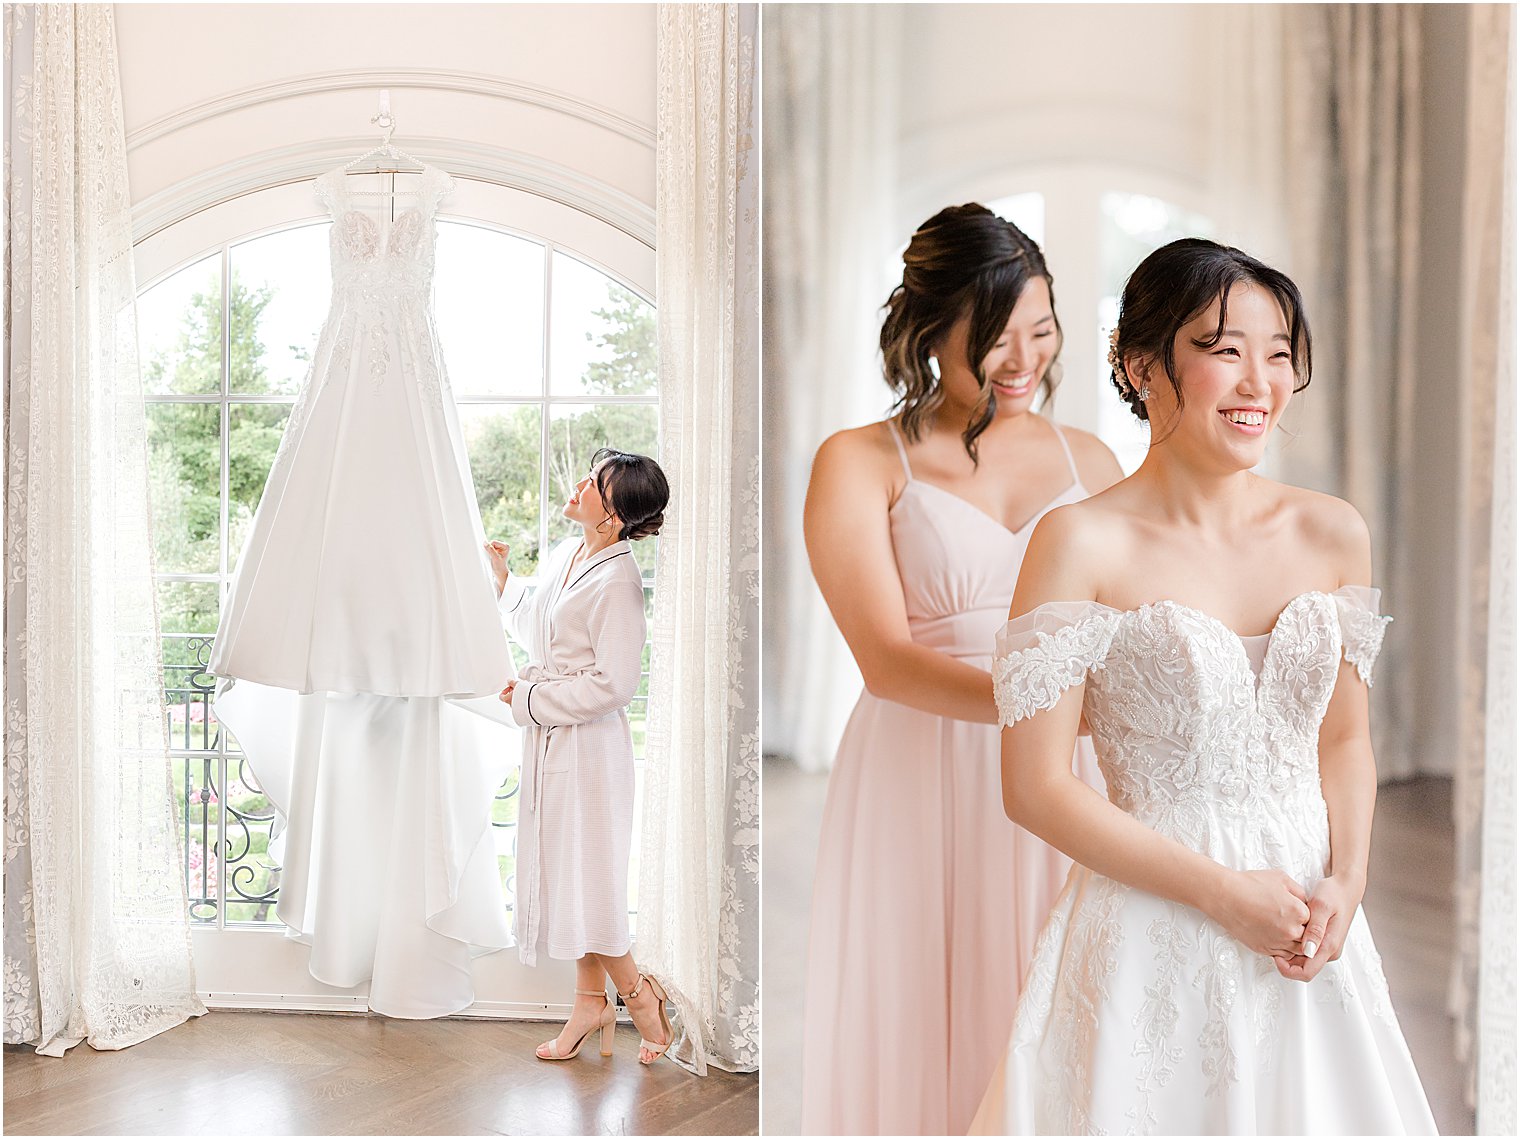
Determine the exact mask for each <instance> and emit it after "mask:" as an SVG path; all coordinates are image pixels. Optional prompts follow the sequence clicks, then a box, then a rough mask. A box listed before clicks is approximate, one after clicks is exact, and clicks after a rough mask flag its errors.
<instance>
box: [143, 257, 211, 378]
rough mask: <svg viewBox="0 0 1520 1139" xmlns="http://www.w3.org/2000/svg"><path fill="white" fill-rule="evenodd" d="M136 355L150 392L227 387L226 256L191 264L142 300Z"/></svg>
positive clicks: (155, 287) (145, 295)
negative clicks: (224, 383)
mask: <svg viewBox="0 0 1520 1139" xmlns="http://www.w3.org/2000/svg"><path fill="white" fill-rule="evenodd" d="M137 356H138V359H139V360H140V361H141V362H142V379H143V391H145V392H147V393H148V394H149V395H214V394H215V393H216V392H219V391H221V390H222V255H221V254H220V253H219V252H218V253H213V254H212V255H211V256H210V257H206V258H204V259H202V260H200V261H197V262H196V263H195V264H193V265H187V266H186V267H185V268H183V269H181V270H180V271H179V272H177V273H175V274H174V275H173V276H171V277H169V278H167V279H165V280H163V281H160V282H159V283H158V284H156V285H154V286H153V287H152V288H151V289H149V290H148V291H147V292H145V293H143V294H142V295H141V296H139V297H138V298H137Z"/></svg>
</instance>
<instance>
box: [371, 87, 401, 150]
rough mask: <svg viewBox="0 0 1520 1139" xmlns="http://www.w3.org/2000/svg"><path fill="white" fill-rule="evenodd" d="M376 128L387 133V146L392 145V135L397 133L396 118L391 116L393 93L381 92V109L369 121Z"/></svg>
mask: <svg viewBox="0 0 1520 1139" xmlns="http://www.w3.org/2000/svg"><path fill="white" fill-rule="evenodd" d="M369 121H370V122H371V123H373V124H374V125H375V126H377V127H379V128H380V129H381V130H383V131H384V132H385V145H386V146H389V145H390V144H391V135H393V134H395V133H396V116H395V115H393V114H391V93H390V92H389V91H381V92H380V109H379V110H378V111H377V112H375V114H374V116H373V117H372V118H371V119H370V120H369Z"/></svg>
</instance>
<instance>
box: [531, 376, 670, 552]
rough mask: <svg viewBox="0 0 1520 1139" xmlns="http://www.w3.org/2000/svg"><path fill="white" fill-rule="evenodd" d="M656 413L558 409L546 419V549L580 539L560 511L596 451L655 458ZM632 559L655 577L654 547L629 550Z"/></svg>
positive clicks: (614, 407)
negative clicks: (603, 449)
mask: <svg viewBox="0 0 1520 1139" xmlns="http://www.w3.org/2000/svg"><path fill="white" fill-rule="evenodd" d="M656 420H657V411H656V409H655V407H654V405H653V404H647V403H642V404H628V403H622V404H618V403H611V404H607V403H604V404H592V405H590V406H589V407H581V406H571V407H557V408H555V409H554V412H553V415H552V416H551V417H550V419H549V501H548V502H546V503H544V513H545V514H547V515H548V516H549V544H550V545H551V546H552V545H553V544H554V543H556V542H557V541H558V540H559V539H561V538H565V537H569V536H571V535H577V534H579V533H580V532H581V531H580V527H579V526H577V525H576V524H575V523H573V522H571V521H570V520H569V519H568V518H566V517H565V516H564V515H563V514H561V513H560V510H561V509H562V508H563V506H564V504H565V502H566V501H567V500H568V499H569V497H570V494H571V492H572V491H573V490H574V489H575V484H576V483H577V482H579V481H580V479H581V476H583V475H584V474H585V473H586V471H588V470H589V469H590V467H591V456H592V455H593V454H595V453H596V450H597V448H598V447H616V448H617V449H618V450H619V451H635V452H637V453H639V454H642V455H653V454H654V453H655V432H656ZM633 550H634V556H635V557H636V558H637V560H638V563H639V568H640V569H641V570H643V572H644V573H645V574H649V573H653V572H654V542H653V541H650V540H646V541H641V542H635V543H634V544H633Z"/></svg>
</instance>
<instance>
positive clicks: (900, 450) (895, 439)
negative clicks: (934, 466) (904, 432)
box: [885, 419, 913, 482]
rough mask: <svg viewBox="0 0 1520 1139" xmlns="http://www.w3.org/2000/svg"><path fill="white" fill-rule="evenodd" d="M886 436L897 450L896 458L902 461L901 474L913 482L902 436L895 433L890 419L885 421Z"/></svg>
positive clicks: (911, 470) (894, 426)
mask: <svg viewBox="0 0 1520 1139" xmlns="http://www.w3.org/2000/svg"><path fill="white" fill-rule="evenodd" d="M885 422H886V425H887V434H888V435H890V436H892V445H893V446H894V447H896V448H897V457H898V458H899V459H901V460H902V465H903V473H904V474H905V475H907V476H908V481H909V482H912V481H913V468H912V467H910V466H909V465H908V450H907V448H906V447H904V446H903V441H902V436H901V435H899V434H898V432H897V424H895V423H893V422H892V421H891V420H890V419H888V420H886V421H885Z"/></svg>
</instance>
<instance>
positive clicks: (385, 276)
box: [210, 167, 519, 1017]
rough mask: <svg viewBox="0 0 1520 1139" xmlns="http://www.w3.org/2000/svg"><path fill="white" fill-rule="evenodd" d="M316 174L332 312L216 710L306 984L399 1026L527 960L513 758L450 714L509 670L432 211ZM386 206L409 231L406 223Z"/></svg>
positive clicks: (439, 193) (255, 531) (474, 725)
mask: <svg viewBox="0 0 1520 1139" xmlns="http://www.w3.org/2000/svg"><path fill="white" fill-rule="evenodd" d="M346 183H347V179H346V174H345V172H344V171H343V170H334V171H331V172H329V173H328V174H324V175H323V176H322V177H320V178H318V179H317V183H316V191H317V197H318V200H320V201H321V202H322V203H323V204H324V205H325V206H326V207H327V208H328V210H329V211H330V212H331V214H332V218H333V224H332V231H331V238H330V242H331V252H332V272H333V288H332V307H331V310H330V312H329V314H328V317H327V322H326V324H325V325H324V326H323V328H322V332H321V335H320V337H319V338H318V341H317V348H316V352H315V354H314V356H313V358H312V366H311V370H310V372H309V373H308V375H307V378H306V382H305V385H304V386H303V387H302V389H301V392H300V395H299V396H298V398H297V399H296V402H295V406H294V408H293V409H292V411H291V415H290V421H289V423H288V425H287V426H286V428H285V435H284V438H283V439H282V440H281V441H280V447H279V451H278V453H277V455H276V456H275V460H274V466H273V468H272V469H271V471H270V474H269V480H268V482H267V483H266V485H265V488H264V494H263V498H262V499H261V500H260V502H259V508H258V512H257V514H256V515H255V516H254V520H253V526H252V529H251V532H250V534H249V537H248V541H247V544H246V545H245V546H244V548H243V551H242V554H241V556H240V557H239V559H238V566H237V571H236V574H235V576H234V578H233V582H232V588H231V591H230V593H229V596H228V598H227V602H226V605H225V607H224V608H223V611H222V618H221V624H220V626H219V628H218V630H217V636H216V644H215V649H214V651H213V653H212V657H211V663H210V671H211V672H212V673H213V674H215V675H216V676H218V677H222V678H224V679H223V680H222V682H221V683H220V685H219V686H218V690H217V695H216V701H215V708H216V714H217V716H218V718H219V720H220V721H221V722H222V723H223V724H225V725H226V727H227V728H228V729H229V730H230V731H231V733H232V734H233V736H234V737H236V739H237V741H238V743H239V744H240V745H241V747H242V748H243V750H244V752H245V753H246V754H247V756H248V761H249V765H250V766H251V767H252V769H253V771H254V773H255V775H256V776H257V777H258V780H259V783H260V785H261V786H262V787H263V789H264V792H265V794H267V795H268V796H269V798H270V800H271V801H272V802H273V803H274V805H275V807H276V808H277V809H278V810H279V812H280V814H281V816H282V817H283V818H284V819H285V820H287V826H286V829H285V831H284V833H283V834H282V835H281V836H280V838H279V839H278V840H277V844H276V848H275V850H274V852H273V853H274V854H275V856H276V857H277V858H278V859H279V861H280V863H281V874H280V897H279V903H278V905H277V908H276V913H277V914H278V916H279V918H280V920H281V921H283V922H284V923H285V924H286V926H287V927H288V931H287V932H288V934H289V935H290V936H292V937H295V938H297V939H299V940H301V941H303V942H306V943H308V944H309V945H310V946H311V959H310V968H311V972H312V975H313V976H314V977H316V978H317V979H318V980H320V981H323V982H325V983H327V984H330V985H336V986H340V987H349V986H353V985H358V984H361V983H363V982H365V981H366V980H367V981H369V986H370V988H369V1004H370V1007H371V1008H373V1009H375V1010H376V1011H377V1012H382V1013H386V1014H388V1015H392V1016H404V1017H430V1016H442V1015H445V1014H447V1013H451V1012H457V1011H458V1010H459V1009H462V1008H464V1007H465V1006H467V1005H469V1004H470V1003H471V1002H472V1001H473V999H474V991H473V985H472V983H471V979H470V958H471V956H472V955H474V954H476V953H479V952H488V951H490V950H493V949H499V948H503V947H505V946H507V945H509V944H510V943H511V934H510V930H509V928H508V926H507V921H506V914H505V908H504V900H503V896H502V892H501V883H500V878H499V875H498V871H497V866H496V851H495V846H494V841H493V837H492V829H491V825H490V812H491V806H492V801H493V794H494V792H495V790H496V788H498V787H499V786H500V785H501V783H502V780H503V778H504V777H505V775H506V772H507V768H508V765H509V763H510V762H511V758H512V757H513V756H515V755H516V753H517V750H518V747H519V744H518V743H517V740H516V737H515V736H514V734H513V733H512V732H511V731H510V729H508V728H506V727H503V726H500V725H498V724H495V723H492V722H491V721H489V720H486V719H483V718H481V717H479V716H475V715H472V714H471V713H470V712H467V711H464V710H462V709H461V708H460V707H458V706H456V705H455V704H453V703H451V702H450V701H449V700H447V699H446V698H447V697H471V696H474V697H479V696H494V695H495V694H496V693H498V692H499V691H500V690H501V689H502V688H503V687H504V686H505V684H506V682H507V681H508V680H509V679H510V678H511V676H512V674H513V670H512V664H511V659H510V657H509V655H508V652H507V647H506V642H505V640H504V638H503V637H502V635H501V626H500V623H499V620H498V618H497V615H496V605H495V597H494V591H493V590H492V588H491V584H490V579H489V574H488V570H487V568H486V564H485V561H484V557H483V555H482V552H481V547H482V543H483V541H484V535H483V534H482V531H481V526H480V517H479V511H478V509H477V507H476V503H475V493H474V489H473V484H472V482H471V478H470V471H469V466H468V461H467V459H466V455H465V450H464V444H463V440H462V437H461V435H460V430H459V422H458V416H457V414H456V411H455V408H454V401H453V396H452V394H451V392H450V390H449V385H448V379H447V376H446V374H445V372H444V366H443V358H442V354H441V352H440V350H439V347H438V340H437V335H436V332H435V329H434V325H433V318H432V314H431V310H430V293H431V288H432V277H433V256H434V243H435V227H434V216H435V213H436V210H437V207H438V202H439V200H440V199H441V198H442V197H443V196H444V195H445V194H447V193H448V191H449V190H450V189H451V188H452V186H453V182H452V179H450V178H449V176H448V175H447V174H445V173H444V172H442V171H440V170H437V169H434V168H433V167H424V169H423V171H422V173H421V175H420V179H419V182H418V186H417V192H416V193H415V194H412V195H402V196H398V197H397V198H396V199H395V203H394V206H393V204H392V199H391V198H390V197H388V196H385V195H369V196H364V195H356V194H354V193H353V192H351V191H350V190H349V189H348V187H347V184H346ZM393 209H394V210H395V211H396V212H395V214H394V220H389V219H390V217H391V215H392V212H393Z"/></svg>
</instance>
